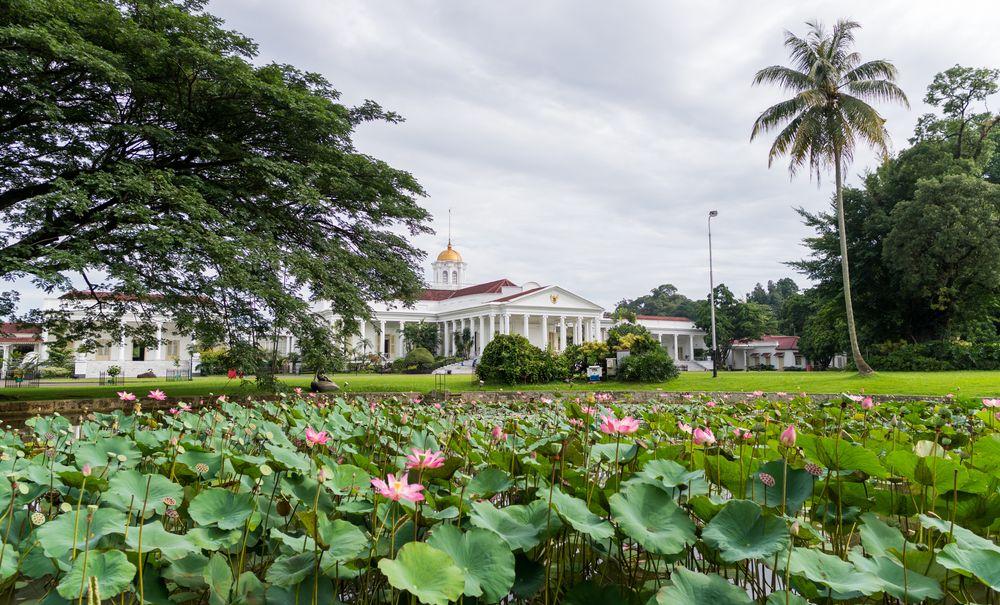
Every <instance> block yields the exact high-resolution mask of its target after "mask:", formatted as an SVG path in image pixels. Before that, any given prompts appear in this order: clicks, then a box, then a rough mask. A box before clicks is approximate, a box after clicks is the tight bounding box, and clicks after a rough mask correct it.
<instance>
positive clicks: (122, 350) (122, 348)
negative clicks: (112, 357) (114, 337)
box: [118, 334, 125, 361]
mask: <svg viewBox="0 0 1000 605" xmlns="http://www.w3.org/2000/svg"><path fill="white" fill-rule="evenodd" d="M118 361H125V335H124V334H123V335H122V339H121V341H120V342H119V343H118Z"/></svg>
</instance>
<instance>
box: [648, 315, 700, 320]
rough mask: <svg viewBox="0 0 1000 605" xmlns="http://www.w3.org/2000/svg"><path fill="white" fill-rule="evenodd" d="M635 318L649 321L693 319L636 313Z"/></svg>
mask: <svg viewBox="0 0 1000 605" xmlns="http://www.w3.org/2000/svg"><path fill="white" fill-rule="evenodd" d="M635 318H636V319H648V320H650V321H694V320H693V319H691V318H690V317H673V316H670V315H636V316H635Z"/></svg>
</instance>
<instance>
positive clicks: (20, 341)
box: [0, 323, 44, 379]
mask: <svg viewBox="0 0 1000 605" xmlns="http://www.w3.org/2000/svg"><path fill="white" fill-rule="evenodd" d="M41 332H42V331H41V330H40V329H39V328H37V327H33V326H24V325H21V324H16V323H2V324H0V355H3V361H0V379H2V378H6V377H7V374H8V372H10V371H12V370H13V369H14V367H15V365H24V364H25V363H31V362H33V361H35V360H36V359H38V357H39V355H41V353H42V351H43V349H44V347H43V345H42V337H41Z"/></svg>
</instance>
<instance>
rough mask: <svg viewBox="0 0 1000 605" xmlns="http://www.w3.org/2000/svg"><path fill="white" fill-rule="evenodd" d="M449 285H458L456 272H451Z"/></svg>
mask: <svg viewBox="0 0 1000 605" xmlns="http://www.w3.org/2000/svg"><path fill="white" fill-rule="evenodd" d="M451 283H453V284H457V283H458V271H452V272H451Z"/></svg>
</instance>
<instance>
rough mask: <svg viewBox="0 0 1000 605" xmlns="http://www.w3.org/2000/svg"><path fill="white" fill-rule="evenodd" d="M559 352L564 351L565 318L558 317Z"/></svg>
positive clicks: (563, 316) (562, 316)
mask: <svg viewBox="0 0 1000 605" xmlns="http://www.w3.org/2000/svg"><path fill="white" fill-rule="evenodd" d="M559 350H560V351H564V350H566V316H565V315H560V316H559Z"/></svg>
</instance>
